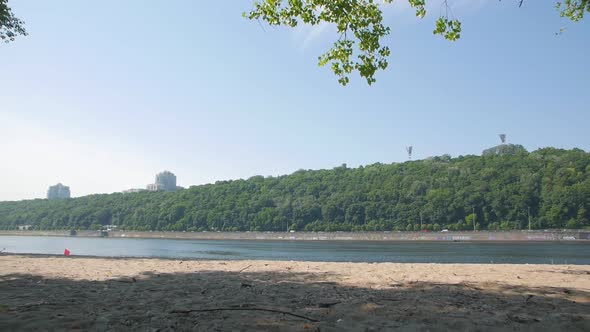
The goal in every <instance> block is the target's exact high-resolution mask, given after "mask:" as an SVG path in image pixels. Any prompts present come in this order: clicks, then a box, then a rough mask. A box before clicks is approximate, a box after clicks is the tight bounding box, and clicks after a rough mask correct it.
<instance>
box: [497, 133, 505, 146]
mask: <svg viewBox="0 0 590 332" xmlns="http://www.w3.org/2000/svg"><path fill="white" fill-rule="evenodd" d="M498 136H500V141H502V144H506V134H500V135H498Z"/></svg>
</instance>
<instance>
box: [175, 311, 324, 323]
mask: <svg viewBox="0 0 590 332" xmlns="http://www.w3.org/2000/svg"><path fill="white" fill-rule="evenodd" d="M212 311H266V312H274V313H277V314H284V315H289V316H293V317H297V318H302V319H306V320H308V321H310V322H319V320H317V319H313V318H310V317H306V316H303V315H298V314H295V313H292V312H288V311H282V310H277V309H267V308H209V309H176V310H172V311H170V313H171V314H190V313H191V312H212Z"/></svg>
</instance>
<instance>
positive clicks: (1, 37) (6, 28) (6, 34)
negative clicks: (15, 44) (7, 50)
mask: <svg viewBox="0 0 590 332" xmlns="http://www.w3.org/2000/svg"><path fill="white" fill-rule="evenodd" d="M17 35H23V36H26V35H27V31H26V30H25V28H24V22H23V21H21V20H19V19H18V18H16V17H15V16H14V14H13V13H12V10H11V9H10V7H8V0H0V41H3V42H6V43H8V42H10V41H13V40H14V38H15V37H16V36H17Z"/></svg>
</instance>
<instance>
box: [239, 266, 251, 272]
mask: <svg viewBox="0 0 590 332" xmlns="http://www.w3.org/2000/svg"><path fill="white" fill-rule="evenodd" d="M249 267H252V265H248V266H246V267H245V268H243V269H241V270H240V271H238V273H242V272H243V271H244V270H246V269H247V268H249Z"/></svg>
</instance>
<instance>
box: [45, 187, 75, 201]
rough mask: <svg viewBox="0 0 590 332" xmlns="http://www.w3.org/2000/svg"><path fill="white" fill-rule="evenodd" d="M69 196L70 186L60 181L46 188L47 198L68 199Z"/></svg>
mask: <svg viewBox="0 0 590 332" xmlns="http://www.w3.org/2000/svg"><path fill="white" fill-rule="evenodd" d="M68 198H70V187H68V186H64V185H63V184H61V183H58V184H56V185H55V186H51V187H49V189H48V190H47V199H51V200H54V199H68Z"/></svg>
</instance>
